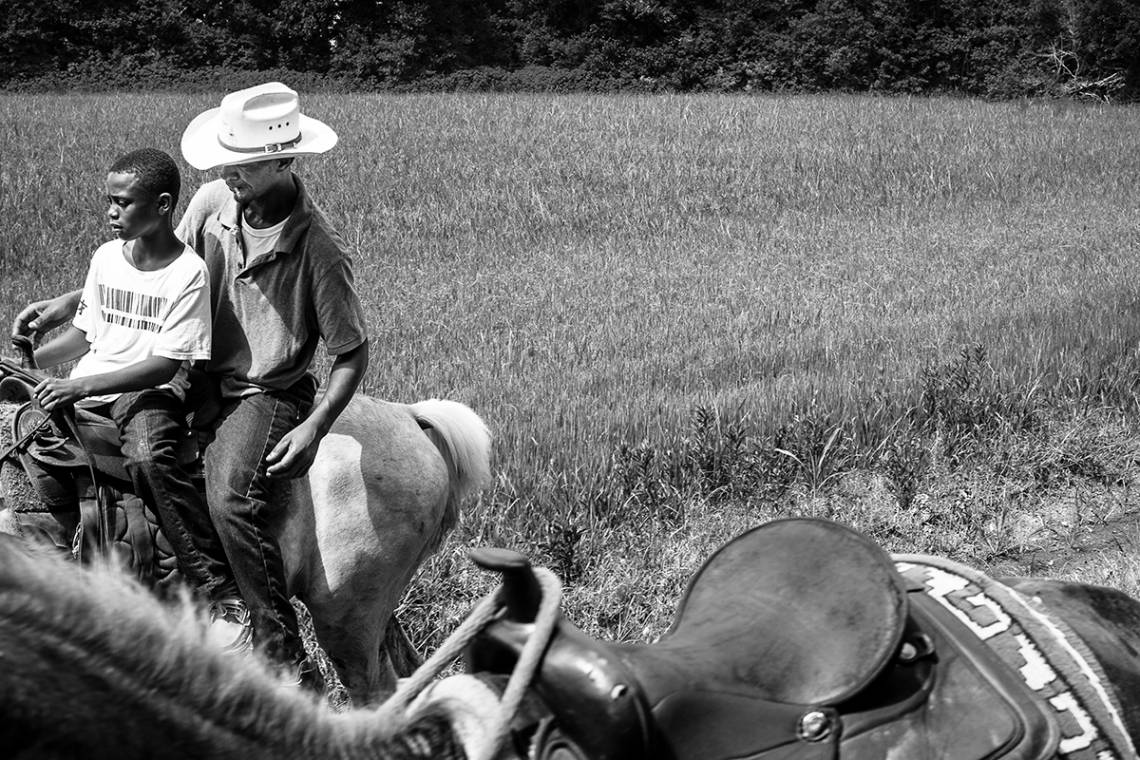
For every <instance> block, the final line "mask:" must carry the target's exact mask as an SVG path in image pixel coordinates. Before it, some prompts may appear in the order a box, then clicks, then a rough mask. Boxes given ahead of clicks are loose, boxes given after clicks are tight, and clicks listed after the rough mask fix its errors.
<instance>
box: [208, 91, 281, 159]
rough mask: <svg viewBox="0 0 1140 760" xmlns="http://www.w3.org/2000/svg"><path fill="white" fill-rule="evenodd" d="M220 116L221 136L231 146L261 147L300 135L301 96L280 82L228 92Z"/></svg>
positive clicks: (240, 148) (221, 140) (275, 144)
mask: <svg viewBox="0 0 1140 760" xmlns="http://www.w3.org/2000/svg"><path fill="white" fill-rule="evenodd" d="M219 116H220V120H219V125H218V129H219V133H218V139H219V141H220V142H221V143H222V144H223V145H225V146H226V147H228V148H231V149H236V150H262V149H265V148H266V147H267V146H279V145H281V144H282V143H292V142H296V141H297V140H298V139H299V138H300V136H301V105H300V100H299V98H298V97H297V93H296V92H295V91H294V90H291V89H290V88H288V87H286V86H285V85H283V84H281V83H279V82H270V83H269V84H263V85H258V86H257V87H250V88H248V89H245V90H239V91H237V92H233V93H230V94H229V95H226V96H225V97H224V98H222V106H221V109H220V113H219Z"/></svg>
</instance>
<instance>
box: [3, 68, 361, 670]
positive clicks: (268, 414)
mask: <svg viewBox="0 0 1140 760" xmlns="http://www.w3.org/2000/svg"><path fill="white" fill-rule="evenodd" d="M336 142H337V136H336V133H335V132H334V131H333V130H332V129H330V128H329V127H328V126H327V125H325V124H323V123H321V122H320V121H317V120H316V119H312V118H310V117H308V116H305V115H303V114H302V113H301V110H300V105H299V99H298V97H297V93H296V92H294V91H293V90H291V89H289V88H288V87H286V86H285V85H283V84H280V83H277V82H271V83H268V84H263V85H259V86H257V87H251V88H248V89H245V90H241V91H238V92H234V93H231V94H229V95H227V96H225V97H224V98H223V99H222V103H221V106H220V107H219V108H213V109H210V110H208V111H206V112H205V113H202V114H201V115H199V116H198V117H197V118H195V119H194V120H193V121H192V122H191V123H190V125H189V126H188V127H187V128H186V131H185V132H184V133H183V135H182V154H183V156H184V157H185V158H186V160H187V161H188V162H189V163H190V164H191V165H192V166H194V167H195V168H197V169H203V170H205V169H218V170H219V173H220V179H217V180H214V181H213V182H209V183H207V184H205V185H203V186H202V187H201V188H200V189H199V190H198V192H197V193H196V194H195V195H194V197H193V199H192V200H191V201H190V203H189V206H188V207H187V209H186V212H185V214H184V215H183V217H182V220H181V222H180V224H179V225H178V229H177V234H178V237H179V238H180V239H181V240H182V241H183V242H185V243H186V244H187V245H189V246H190V247H191V248H193V249H194V250H195V251H197V252H198V254H199V255H200V256H202V257H203V259H205V262H206V267H207V269H208V271H209V276H210V285H211V293H212V301H213V303H212V309H213V323H214V329H213V354H212V358H211V359H210V361H209V363H208V364H207V366H206V375H207V377H208V378H209V380H210V381H211V382H210V383H209V385H210V386H211V390H212V391H213V393H214V396H215V399H216V400H217V401H219V402H220V406H221V414H220V419H219V422H218V423H217V428H216V430H215V434H214V438H213V440H212V442H211V443H210V445H209V446H208V448H207V449H206V455H205V466H206V491H207V501H208V502H209V508H210V516H211V518H212V519H213V521H214V524H215V526H216V527H217V531H218V535H219V537H220V539H221V543H222V546H223V548H224V550H225V555H226V559H227V560H228V562H229V565H230V567H231V569H232V571H233V574H234V579H235V580H236V582H237V585H238V589H239V590H240V592H241V595H242V597H243V599H244V600H245V603H246V604H247V605H248V607H249V611H250V613H251V617H252V624H253V630H254V640H255V642H256V644H257V645H258V646H259V647H260V648H262V649H263V650H264V651H265V652H266V653H267V654H269V655H270V656H271V657H273V658H275V659H277V660H279V661H282V662H284V663H287V664H291V665H293V666H294V667H295V668H297V669H298V672H299V673H300V675H301V676H302V678H303V679H304V680H310V681H311V682H313V683H317V682H319V676H318V674H317V673H316V671H315V668H313V667H312V665H311V664H310V663H308V662H307V660H306V659H305V650H304V647H303V646H302V643H301V638H300V635H299V633H298V624H297V618H296V615H295V613H294V611H293V606H292V604H291V602H290V600H289V597H288V595H287V591H286V588H285V570H284V565H283V563H282V558H281V549H280V547H279V546H278V545H277V542H276V541H275V540H274V538H273V535H272V532H271V531H270V529H269V528H270V526H271V525H272V524H273V522H274V521H275V520H277V519H278V518H279V514H278V511H279V510H280V509H282V508H283V506H282V505H284V504H286V503H287V501H286V500H285V499H280V498H274V497H273V494H272V489H273V481H274V480H278V479H288V478H297V477H301V476H302V475H304V474H305V473H306V472H307V471H308V469H309V466H310V465H311V464H312V462H313V459H314V457H315V456H316V452H317V446H318V444H319V443H320V440H321V439H322V438H323V437H324V436H325V434H326V433H327V432H328V431H329V428H330V427H331V426H332V424H333V422H334V420H335V419H336V418H337V416H338V415H339V414H340V413H341V412H342V411H343V409H344V407H345V406H346V405H347V404H348V401H349V400H350V399H351V397H352V395H353V393H354V392H355V391H356V388H357V386H358V385H359V383H360V380H361V377H362V375H363V373H364V370H365V368H366V367H367V364H368V338H367V333H366V328H365V320H364V313H363V309H362V308H361V305H360V300H359V298H358V297H357V293H356V288H355V285H354V282H353V275H352V265H351V257H350V254H349V252H348V249H347V246H346V245H345V243H344V241H343V240H342V238H341V237H340V235H339V234H338V233H337V232H336V230H335V229H334V228H333V227H332V225H331V224H330V223H329V221H328V220H327V219H326V218H325V215H324V214H323V213H322V212H321V210H320V209H319V208H318V207H317V206H316V205H315V204H314V202H313V201H312V199H311V198H310V197H309V194H308V192H307V190H306V188H305V185H304V184H303V183H302V182H301V180H300V178H299V177H297V176H296V175H295V174H294V173H293V161H294V159H295V158H296V157H297V156H307V155H317V154H320V153H324V152H326V151H328V150H330V149H331V148H332V147H333V146H335V145H336ZM75 303H76V300H75V298H74V294H68V295H65V296H60V297H58V298H56V299H52V300H50V301H41V302H38V303H34V304H31V305H29V306H28V307H26V308H25V309H24V310H23V311H22V312H21V313H20V315H19V316H17V318H16V321H15V324H14V325H13V334H17V333H18V334H25V333H27V332H30V331H37V332H38V331H43V330H47V329H50V328H51V327H54V326H55V325H58V324H61V323H63V322H64V321H66V319H69V318H70V317H71V316H72V314H74V310H75V309H74V307H75ZM321 340H323V341H324V343H325V347H326V350H327V351H328V353H329V354H330V355H332V357H333V364H332V369H331V371H330V374H329V380H328V387H327V389H326V391H325V393H324V395H323V396H322V398H321V399H320V401H319V402H316V403H314V400H315V395H316V389H317V385H318V383H317V380H316V378H315V377H314V376H313V375H312V374H311V372H310V365H311V363H312V361H313V357H314V355H315V353H316V349H317V344H318V342H319V341H321Z"/></svg>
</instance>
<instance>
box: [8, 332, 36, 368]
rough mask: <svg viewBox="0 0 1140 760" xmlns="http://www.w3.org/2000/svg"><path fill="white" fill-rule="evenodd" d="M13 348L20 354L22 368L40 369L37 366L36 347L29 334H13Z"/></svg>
mask: <svg viewBox="0 0 1140 760" xmlns="http://www.w3.org/2000/svg"><path fill="white" fill-rule="evenodd" d="M12 348H14V349H16V353H17V354H19V355H20V368H21V369H38V367H37V366H36V347H35V344H34V343H32V339H31V338H30V337H28V336H27V335H13V336H12Z"/></svg>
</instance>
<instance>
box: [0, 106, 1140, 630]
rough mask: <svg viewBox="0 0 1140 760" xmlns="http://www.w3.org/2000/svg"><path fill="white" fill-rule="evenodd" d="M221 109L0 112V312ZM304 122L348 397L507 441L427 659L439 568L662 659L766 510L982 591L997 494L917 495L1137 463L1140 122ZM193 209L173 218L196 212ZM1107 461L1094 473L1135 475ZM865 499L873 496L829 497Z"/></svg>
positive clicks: (1093, 113) (1084, 109)
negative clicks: (149, 156) (489, 578)
mask: <svg viewBox="0 0 1140 760" xmlns="http://www.w3.org/2000/svg"><path fill="white" fill-rule="evenodd" d="M219 97H220V94H219V96H214V97H210V96H193V97H190V96H174V95H161V96H160V95H141V94H123V95H119V96H0V117H2V118H0V155H2V156H3V159H2V164H0V214H2V216H3V218H4V220H5V227H4V228H3V230H2V231H0V271H2V278H0V279H2V282H0V302H2V303H4V304H7V305H8V306H9V309H10V313H11V314H14V313H15V310H16V308H17V306H18V305H20V304H23V303H25V302H26V301H27V300H28V299H29V298H32V297H35V296H38V295H42V294H47V293H55V292H58V291H60V290H62V289H65V288H71V287H75V286H78V284H79V280H80V278H81V276H82V271H83V268H84V267H85V265H86V260H87V256H88V254H89V252H90V251H91V250H92V249H93V248H94V247H95V245H96V244H97V243H98V242H100V241H101V240H102V239H103V238H105V237H106V230H105V226H104V224H103V220H102V218H101V210H102V205H101V196H102V191H101V182H102V178H103V176H104V171H105V167H106V166H107V165H108V164H109V163H110V161H111V160H112V159H113V158H114V157H115V155H116V154H118V153H120V152H122V151H124V150H127V149H130V148H133V147H137V146H139V145H141V144H151V145H155V146H157V147H160V148H163V149H165V150H167V151H169V152H171V153H172V154H175V155H176V156H177V153H178V150H177V145H178V137H179V135H180V133H181V129H182V127H183V126H184V125H185V124H186V123H187V122H188V121H189V119H190V118H191V117H192V116H194V115H195V114H196V113H197V112H199V111H200V110H202V109H205V108H207V107H211V106H213V105H216V102H217V100H218V98H219ZM304 104H305V108H306V111H307V112H309V113H311V115H314V116H316V117H318V118H321V119H323V120H325V121H327V122H328V123H330V124H332V125H333V126H334V127H335V128H336V129H337V130H338V132H339V133H340V135H341V141H340V144H339V146H338V147H337V148H336V150H335V151H333V152H332V153H330V154H328V155H326V156H323V157H321V158H319V159H311V160H304V161H302V162H301V163H300V166H299V171H300V172H301V173H302V175H303V176H304V177H305V179H306V181H307V182H308V184H309V186H310V187H311V188H312V190H313V192H314V194H315V196H316V197H317V198H318V200H319V201H320V202H321V203H322V204H323V205H324V206H325V207H326V209H327V210H328V211H329V212H330V214H331V216H332V217H333V218H334V219H335V220H336V222H337V223H338V224H339V226H340V227H341V229H342V231H343V232H344V234H345V236H346V238H347V239H348V240H349V241H350V242H351V243H352V245H353V246H354V247H355V249H356V250H357V252H358V259H357V267H356V273H357V282H358V286H359V288H360V293H361V297H362V298H363V300H364V303H365V308H366V311H367V314H368V317H369V321H370V329H371V331H372V335H373V346H374V351H373V357H374V358H373V362H372V366H371V367H370V369H369V372H368V376H367V379H366V381H365V384H364V390H365V391H366V392H369V393H372V394H374V395H378V396H381V397H385V398H389V399H394V400H404V401H410V400H415V399H419V398H424V397H428V396H444V397H449V398H453V399H456V400H459V401H463V402H465V403H467V404H469V405H471V406H472V407H474V408H475V409H476V410H477V411H478V412H479V413H480V414H482V415H483V416H484V417H485V419H486V420H487V422H488V423H489V425H490V426H491V428H492V429H493V431H494V433H495V436H496V448H495V451H496V461H495V471H496V476H497V477H496V483H495V486H494V487H493V489H492V490H491V492H490V493H488V494H487V495H486V496H485V497H484V499H483V500H482V501H481V502H480V503H479V504H478V505H476V506H474V507H473V508H472V509H471V510H469V512H468V514H467V516H466V521H465V524H464V526H463V528H462V529H461V531H460V532H459V533H458V534H457V538H456V540H455V541H454V542H453V543H452V545H451V546H452V549H451V550H450V551H448V552H445V553H444V554H442V555H441V556H440V557H438V558H437V559H435V560H433V562H432V563H431V564H430V565H429V567H428V569H427V570H426V573H425V575H424V579H425V581H424V582H422V583H421V584H420V585H419V586H417V587H416V588H415V589H413V591H412V593H411V595H410V596H409V599H408V603H407V604H408V609H409V612H410V613H412V614H413V616H418V619H419V620H422V621H424V622H423V629H422V630H421V631H420V632H419V634H420V635H421V637H423V638H424V639H425V640H428V641H430V640H433V639H432V636H434V635H436V634H434V633H433V632H432V629H433V627H435V626H437V625H439V624H440V621H441V620H443V621H446V620H450V619H452V618H454V616H455V615H457V614H459V612H458V611H459V610H462V608H463V604H464V600H468V599H470V598H471V597H472V596H473V595H474V594H475V593H477V592H478V590H479V589H480V588H483V587H484V586H485V583H486V582H485V581H481V580H478V579H477V578H476V577H475V576H474V574H473V572H472V571H470V570H469V569H467V568H466V565H465V564H464V561H463V559H462V557H461V554H460V548H459V547H462V546H463V545H465V544H469V543H475V542H491V543H504V544H510V545H515V546H519V547H522V548H526V549H527V550H529V551H531V552H533V553H535V554H536V556H537V557H539V558H540V559H541V560H542V561H546V562H549V563H551V564H552V565H554V566H555V567H556V569H558V570H559V571H560V572H561V573H563V575H564V576H566V577H568V578H569V579H570V580H571V581H572V583H573V584H574V588H575V589H576V591H575V593H576V594H578V596H575V593H572V594H571V596H570V600H569V603H570V604H571V606H572V607H573V608H575V609H576V610H577V612H578V613H579V614H581V615H582V616H583V617H585V618H587V619H588V620H587V625H588V626H591V625H592V626H595V628H596V629H598V630H603V631H605V632H606V633H608V634H610V635H618V636H636V635H641V634H642V633H643V632H645V631H652V630H659V628H660V626H661V625H662V624H663V621H664V620H665V618H666V617H667V614H668V613H667V609H664V607H663V604H665V603H664V602H663V601H662V600H669V599H673V598H675V595H676V593H677V592H678V591H679V589H680V587H681V584H682V583H683V580H684V577H685V576H686V575H687V574H688V572H691V570H692V569H693V568H694V567H695V565H696V563H697V562H698V561H699V559H700V558H701V557H702V556H703V555H704V554H705V553H707V552H708V551H709V550H711V549H712V548H713V547H715V546H716V545H717V544H719V543H720V542H721V541H723V540H724V539H726V538H728V537H729V536H731V535H732V534H733V533H735V532H737V531H738V530H740V529H743V528H744V527H746V526H748V525H751V524H754V523H755V522H756V521H758V520H761V519H764V518H766V517H772V516H776V515H779V514H787V513H788V512H789V511H797V510H798V511H806V512H809V513H816V514H825V515H828V516H833V517H838V518H841V519H845V520H847V521H849V522H853V523H856V524H858V525H860V526H862V527H869V528H873V529H874V530H875V531H876V535H877V536H879V537H881V538H882V539H883V540H884V541H886V542H888V543H891V544H892V545H893V546H894V548H899V549H923V548H931V549H940V550H949V551H955V552H958V553H960V554H962V555H966V556H973V557H981V558H983V559H985V558H988V557H1000V556H1002V554H1003V553H1004V552H1006V551H1007V550H1008V548H1009V546H1010V544H1011V542H1012V541H1013V539H1012V538H1011V536H1013V535H1014V532H1013V529H1012V528H1010V527H1008V526H1007V525H1006V522H1003V521H1005V520H1006V518H1004V517H1002V515H1006V514H1007V513H1009V509H1010V504H1013V503H1015V502H1016V499H1012V497H1010V496H1009V493H1008V489H1007V487H1006V485H1001V486H1000V487H995V489H994V491H993V494H991V495H990V497H987V498H988V499H989V500H988V501H984V503H983V501H982V500H978V499H974V500H973V501H971V500H970V499H965V500H962V499H959V498H958V497H957V496H947V495H946V494H941V495H940V494H938V493H931V491H932V488H933V485H932V483H933V482H934V481H935V480H937V476H938V474H939V473H942V475H943V476H945V475H946V473H951V474H952V473H954V472H960V471H961V470H960V468H962V467H964V466H965V465H964V462H965V461H966V459H967V457H966V454H968V453H969V452H970V451H971V450H973V451H975V453H976V451H977V450H979V449H980V447H982V445H983V443H984V442H985V441H987V440H991V441H992V440H995V439H1000V440H1003V441H1005V442H1006V444H1005V445H1004V448H1003V449H1002V452H999V453H998V454H994V455H993V456H996V457H997V459H992V462H991V464H993V467H992V468H991V469H992V472H991V473H990V474H991V476H992V477H993V478H997V479H999V480H1000V479H1002V478H1004V480H1000V482H1001V483H1008V482H1009V481H1010V479H1011V478H1012V479H1017V478H1028V479H1030V480H1032V481H1033V482H1034V483H1043V484H1048V483H1049V482H1052V483H1054V484H1055V482H1056V477H1055V474H1056V472H1072V470H1066V469H1065V467H1068V466H1069V464H1065V463H1071V462H1072V461H1077V460H1079V459H1080V457H1079V456H1078V454H1079V452H1078V451H1076V449H1074V448H1073V445H1074V442H1080V443H1081V444H1085V443H1089V442H1090V441H1093V442H1095V436H1093V435H1092V434H1091V433H1085V434H1082V435H1070V433H1071V431H1072V430H1073V429H1083V428H1081V425H1082V424H1084V423H1082V422H1079V421H1080V420H1087V419H1091V418H1095V419H1097V420H1099V421H1100V422H1099V423H1098V424H1099V425H1100V426H1101V428H1099V429H1103V428H1104V426H1106V425H1107V426H1109V427H1111V426H1114V425H1116V426H1123V427H1116V428H1113V429H1115V430H1125V429H1126V427H1127V425H1128V424H1130V423H1128V422H1127V420H1128V419H1130V418H1129V417H1128V415H1130V414H1131V413H1132V412H1134V411H1135V409H1136V397H1135V383H1134V378H1135V377H1136V370H1137V342H1138V338H1140V309H1138V308H1137V302H1136V297H1135V287H1134V284H1133V283H1134V282H1135V281H1136V279H1137V275H1138V274H1140V272H1138V266H1137V259H1136V255H1135V252H1136V250H1137V248H1138V243H1140V234H1138V232H1137V222H1138V221H1140V217H1138V212H1137V208H1136V200H1135V199H1136V198H1137V197H1138V194H1137V190H1138V182H1140V179H1138V178H1140V154H1138V153H1137V151H1136V150H1135V148H1134V142H1135V138H1134V132H1135V123H1136V120H1137V115H1138V114H1140V112H1138V111H1137V110H1136V109H1135V108H1132V107H1112V106H1105V105H1085V104H1082V105H1075V104H1071V103H1064V102H1029V101H1026V102H1014V103H984V102H978V101H972V100H956V99H926V98H890V99H887V98H872V97H862V96H859V97H856V96H814V97H782V96H764V97H723V96H654V97H631V96H523V95H509V96H508V95H493V96H490V95H431V96H426V95H425V96H415V95H408V96H394V95H382V96H381V95H374V96H373V95H337V96H325V95H321V94H306V95H305V96H304ZM184 168H186V167H184ZM185 176H186V178H187V184H188V187H189V188H190V189H192V188H193V187H194V186H195V185H196V184H197V183H198V182H199V181H201V180H204V179H206V178H208V175H205V174H202V173H199V172H195V171H193V170H190V169H189V168H186V174H185ZM187 195H188V193H187ZM973 347H978V348H976V349H975V348H973ZM1042 408H1047V409H1052V410H1053V412H1051V413H1050V414H1047V415H1045V416H1044V417H1041V415H1040V412H1039V410H1040V409H1042ZM1090 415H1091V417H1090ZM1059 419H1068V420H1073V421H1074V422H1073V423H1072V426H1069V427H1065V426H1064V425H1063V424H1062V423H1061V422H1058V421H1057V420H1059ZM1030 422H1033V424H1030ZM1023 423H1024V424H1023ZM1050 426H1053V427H1057V426H1060V427H1057V431H1058V432H1057V437H1054V438H1049V437H1047V436H1046V433H1047V431H1048V430H1051V429H1053V428H1051V427H1050ZM1073 426H1075V427H1073ZM1062 428H1063V429H1062ZM1034 431H1036V432H1034ZM1065 431H1069V432H1065ZM1031 433H1032V435H1036V436H1037V438H1036V439H1034V440H1037V441H1038V442H1041V441H1045V442H1046V443H1041V444H1040V445H1039V446H1038V447H1037V448H1036V449H1035V450H1034V452H1033V453H1032V455H1030V454H1028V453H1027V452H1025V451H1023V450H1020V449H1018V446H1022V447H1023V448H1024V446H1025V445H1028V444H1025V443H1024V442H1025V441H1026V440H1027V439H1026V438H1025V437H1024V436H1025V435H1029V434H1031ZM1019 436H1021V437H1019ZM1042 436H1046V437H1042ZM1066 436H1068V437H1067V438H1066ZM951 439H952V440H951ZM1058 440H1060V441H1062V442H1061V443H1058ZM1064 441H1068V443H1064ZM1019 442H1020V443H1019ZM952 444H953V445H952ZM1048 446H1052V447H1053V449H1052V451H1053V453H1054V454H1056V455H1057V458H1056V461H1055V462H1054V464H1055V465H1056V467H1059V468H1060V469H1059V470H1058V469H1056V467H1054V469H1051V470H1050V469H1049V467H1053V465H1049V466H1048V467H1046V469H1047V470H1048V472H1051V473H1053V475H1049V474H1044V475H1041V476H1040V478H1038V476H1037V475H1033V474H1032V473H1031V470H1032V466H1031V465H1030V464H1028V463H1029V462H1030V460H1032V462H1033V463H1038V464H1039V463H1041V462H1043V461H1045V460H1046V459H1047V457H1046V456H1045V453H1044V452H1045V448H1046V447H1048ZM971 447H973V449H971ZM1106 450H1107V449H1106ZM1117 454H1119V452H1116V453H1111V455H1109V454H1106V456H1107V457H1108V459H1109V460H1111V461H1112V462H1113V463H1115V464H1113V465H1112V467H1109V469H1113V468H1116V469H1122V468H1125V465H1124V464H1123V460H1124V457H1123V455H1120V456H1118V455H1117ZM955 456H958V457H959V459H957V460H955V459H954V457H955ZM1002 457H1005V459H1004V460H1002V459H1001V458H1002ZM1019 457H1020V458H1019ZM1001 461H1005V462H1006V464H1005V465H1004V466H1005V468H1006V469H1005V470H1002V469H1001V467H1002V466H1003V465H1001V464H1000V462H1001ZM1058 462H1061V463H1062V464H1057V463H1058ZM994 463H996V464H994ZM1117 465H1119V467H1117ZM1033 466H1036V465H1033ZM939 468H941V469H939ZM955 468H959V469H955ZM864 469H877V470H878V471H880V472H882V473H885V475H884V476H883V477H882V478H880V479H879V480H874V479H872V482H870V483H869V485H867V486H866V488H864V489H863V490H862V491H861V492H860V494H859V495H858V497H856V496H854V495H852V494H847V497H844V489H847V488H851V487H852V486H851V485H850V482H851V480H850V478H847V477H846V476H847V475H848V474H849V473H850V472H851V471H853V470H864ZM1114 472H1115V470H1114ZM1027 473H1029V474H1027ZM1118 474H1119V473H1116V474H1113V475H1112V477H1116V476H1117V475H1118ZM1112 477H1108V476H1106V478H1107V479H1105V478H1102V480H1103V481H1104V482H1110V481H1112ZM1050 478H1053V481H1050ZM939 482H942V483H943V484H945V477H943V479H942V480H941V481H939ZM1113 482H1115V481H1113ZM876 484H877V485H876ZM876 489H878V490H876ZM1003 489H1004V490H1003ZM836 494H838V496H837V495H836ZM868 494H870V496H868ZM994 494H997V495H994ZM848 497H849V498H848ZM971 498H973V497H971ZM837 499H838V501H837ZM931 504H939V505H941V506H940V507H939V509H940V510H941V511H940V512H938V514H932V513H930V509H931V506H930V505H931ZM924 510H925V512H924ZM953 510H959V511H960V513H961V514H960V516H964V518H965V517H968V518H969V519H960V520H957V522H955V520H954V519H952V518H953V515H954V514H957V513H955V512H954V511H953ZM924 515H925V516H924ZM971 515H972V517H971ZM999 518H1000V519H999ZM1013 519H1014V518H1013V517H1009V520H1010V521H1012V520H1013ZM1018 519H1021V518H1018ZM963 526H972V527H970V530H969V531H966V532H962V531H963V530H964V528H963ZM951 534H952V535H953V536H956V537H958V538H957V539H955V540H954V541H951V540H949V539H948V538H947V536H948V535H951ZM958 539H960V540H958ZM990 540H992V541H994V542H995V544H994V545H993V546H988V547H987V546H982V545H980V543H979V542H983V543H984V541H990ZM445 600H446V601H445ZM457 600H458V601H457ZM576 600H577V601H576ZM575 605H577V606H576V607H575Z"/></svg>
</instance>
